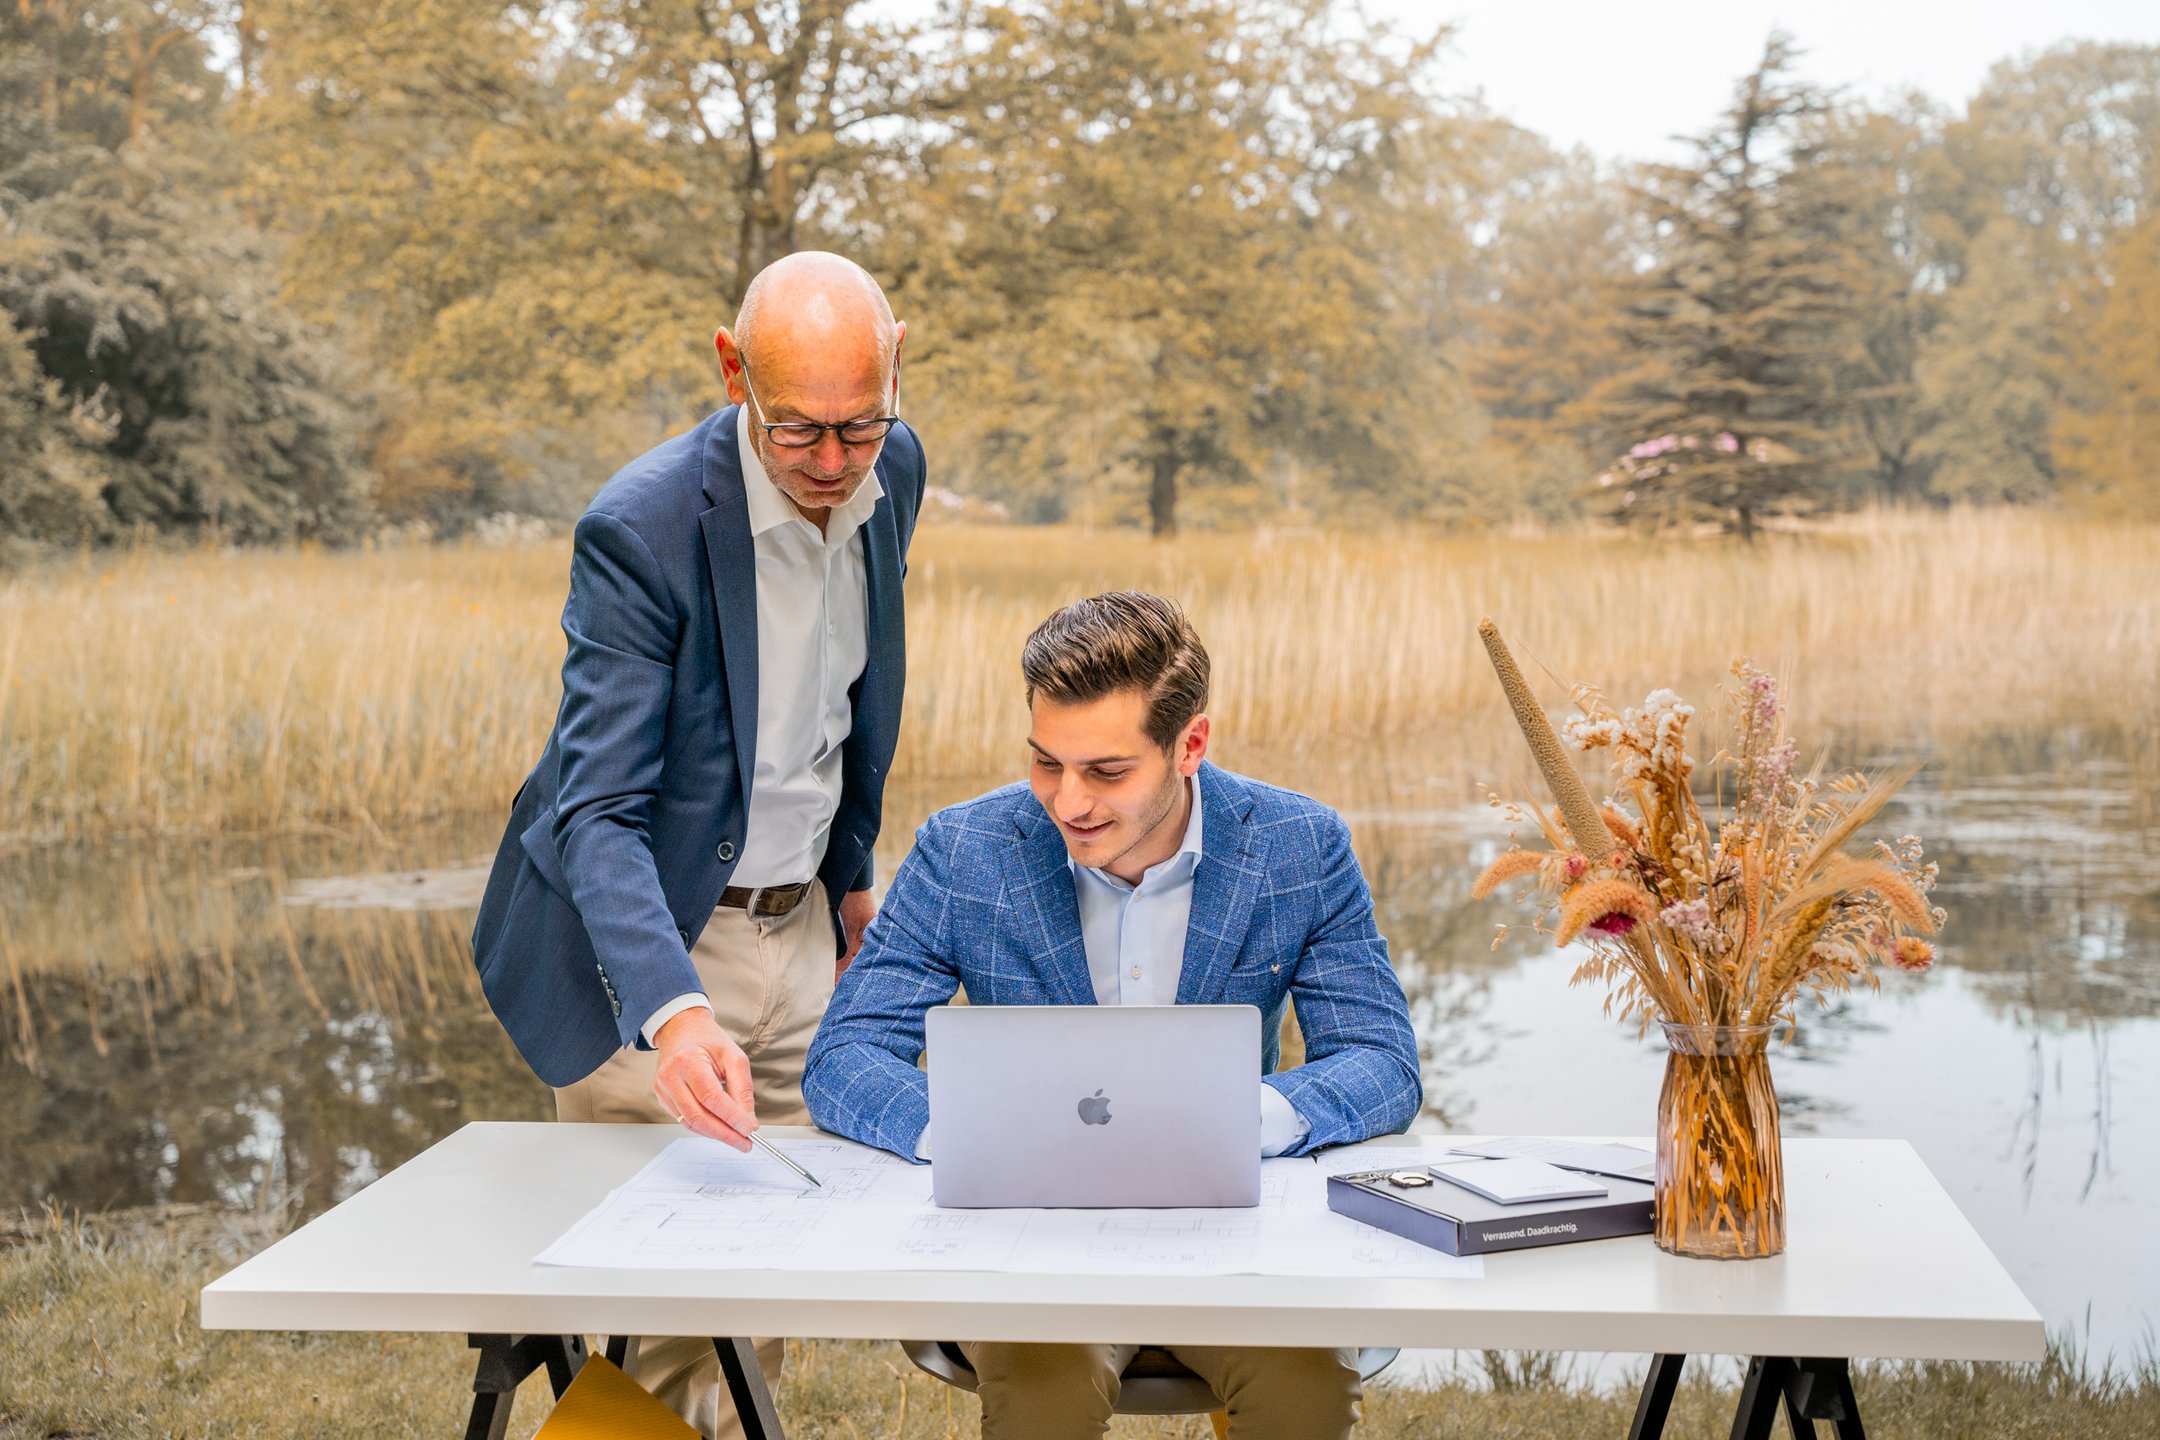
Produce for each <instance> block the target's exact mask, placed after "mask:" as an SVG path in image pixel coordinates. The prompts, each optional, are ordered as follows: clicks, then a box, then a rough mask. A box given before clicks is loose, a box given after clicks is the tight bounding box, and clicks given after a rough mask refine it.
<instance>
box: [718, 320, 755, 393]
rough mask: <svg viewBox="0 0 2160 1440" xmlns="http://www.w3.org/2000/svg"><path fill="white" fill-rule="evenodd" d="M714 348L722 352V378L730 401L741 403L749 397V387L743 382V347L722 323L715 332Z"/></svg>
mask: <svg viewBox="0 0 2160 1440" xmlns="http://www.w3.org/2000/svg"><path fill="white" fill-rule="evenodd" d="M713 349H715V350H717V351H719V352H720V380H721V383H722V384H724V385H726V386H727V394H728V402H729V403H730V404H734V405H740V404H742V403H743V402H744V401H745V400H747V399H748V398H749V395H750V390H749V387H748V386H746V385H745V384H743V364H742V347H741V346H739V345H737V344H736V343H735V337H734V336H733V335H731V334H729V333H728V328H727V326H725V325H722V326H721V327H720V328H719V330H717V331H716V332H714V334H713Z"/></svg>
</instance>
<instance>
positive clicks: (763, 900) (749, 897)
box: [720, 880, 816, 920]
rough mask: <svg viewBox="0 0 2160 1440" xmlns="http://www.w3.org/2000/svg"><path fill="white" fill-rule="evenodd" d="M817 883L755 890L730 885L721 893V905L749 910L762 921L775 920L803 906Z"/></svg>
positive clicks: (766, 887) (763, 886)
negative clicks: (805, 897)
mask: <svg viewBox="0 0 2160 1440" xmlns="http://www.w3.org/2000/svg"><path fill="white" fill-rule="evenodd" d="M815 883H816V882H815V881H811V880H804V881H801V882H799V883H797V884H794V885H761V886H759V887H757V888H756V889H754V890H753V889H751V888H750V887H749V886H748V885H730V886H728V887H727V889H725V890H723V891H721V892H720V903H721V904H723V905H732V906H734V907H735V908H736V909H737V910H747V911H749V912H750V913H751V914H752V915H755V916H757V917H758V918H759V919H761V920H773V919H777V918H779V917H780V916H782V915H785V914H787V913H788V912H789V911H790V910H793V909H794V908H795V907H796V906H797V905H800V904H802V902H803V897H804V896H806V895H808V894H809V893H810V887H811V886H812V885H813V884H815Z"/></svg>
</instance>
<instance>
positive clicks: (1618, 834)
mask: <svg viewBox="0 0 2160 1440" xmlns="http://www.w3.org/2000/svg"><path fill="white" fill-rule="evenodd" d="M1478 629H1479V634H1480V635H1481V636H1482V637H1483V638H1484V640H1485V643H1486V647H1487V650H1488V651H1489V652H1490V653H1491V654H1492V656H1493V664H1494V667H1495V669H1496V670H1498V671H1499V673H1500V678H1501V684H1502V687H1503V688H1504V689H1505V690H1506V691H1507V695H1508V701H1509V704H1510V706H1511V707H1512V708H1513V709H1514V711H1515V716H1516V720H1517V722H1518V723H1519V724H1520V725H1521V726H1522V729H1523V733H1524V735H1525V737H1526V738H1527V739H1528V740H1529V742H1530V748H1531V751H1532V753H1533V755H1534V756H1535V757H1536V758H1537V761H1538V765H1539V768H1540V769H1541V770H1542V771H1543V772H1544V775H1545V779H1546V782H1547V784H1548V785H1549V786H1550V787H1551V788H1552V790H1553V793H1554V798H1555V799H1557V800H1558V801H1559V808H1558V810H1557V811H1551V810H1547V809H1546V808H1545V807H1543V806H1536V805H1524V804H1521V803H1519V802H1518V803H1515V804H1513V805H1512V806H1510V808H1511V810H1512V812H1513V813H1514V814H1515V815H1516V816H1517V817H1518V818H1522V819H1529V820H1534V821H1535V822H1536V824H1537V826H1538V829H1539V830H1540V831H1541V832H1542V833H1543V836H1544V839H1545V842H1546V845H1547V847H1548V848H1546V849H1543V850H1526V849H1521V848H1510V849H1509V850H1507V851H1506V852H1505V853H1503V854H1502V855H1501V856H1500V857H1499V858H1498V859H1497V860H1495V861H1493V863H1492V864H1491V865H1489V866H1487V867H1486V869H1485V871H1484V873H1483V874H1481V875H1479V876H1478V877H1477V880H1476V883H1475V884H1474V885H1473V886H1472V889H1471V893H1472V894H1473V895H1475V896H1478V897H1480V898H1482V897H1484V896H1486V895H1489V894H1490V893H1492V891H1493V889H1494V888H1495V887H1496V886H1498V885H1500V884H1502V883H1503V882H1505V881H1507V880H1510V879H1513V878H1516V877H1518V876H1526V875H1527V876H1534V877H1535V878H1536V883H1537V889H1538V891H1539V892H1540V893H1541V894H1542V895H1544V896H1545V897H1547V898H1548V899H1549V901H1550V902H1551V904H1550V908H1549V909H1548V910H1547V912H1546V914H1545V915H1544V916H1541V917H1540V921H1539V925H1540V928H1541V929H1543V928H1545V926H1546V921H1547V919H1551V920H1552V921H1553V924H1552V926H1551V933H1552V935H1553V938H1554V940H1555V941H1556V943H1559V944H1562V945H1565V944H1567V943H1569V942H1571V941H1574V940H1577V939H1583V940H1587V941H1588V942H1589V946H1590V949H1589V953H1588V955H1587V956H1586V957H1585V959H1584V960H1583V962H1582V965H1581V966H1580V967H1579V968H1578V969H1577V971H1576V973H1575V977H1574V979H1575V982H1576V983H1582V982H1585V981H1593V980H1601V981H1604V982H1605V983H1606V986H1607V1008H1608V1010H1610V1009H1615V1008H1617V1010H1618V1011H1619V1012H1620V1013H1621V1014H1622V1015H1632V1016H1639V1017H1641V1018H1643V1019H1644V1020H1645V1021H1648V1020H1651V1019H1656V1020H1662V1021H1668V1022H1672V1023H1677V1024H1689V1025H1719V1026H1730V1025H1760V1024H1768V1023H1772V1022H1776V1021H1790V1020H1791V1018H1792V1014H1793V1008H1794V1005H1795V1004H1796V1003H1797V1001H1798V999H1799V997H1800V996H1802V995H1812V996H1815V997H1816V998H1818V999H1820V998H1824V997H1827V996H1828V995H1830V994H1833V993H1836V992H1840V991H1844V990H1846V989H1848V988H1850V987H1851V985H1852V984H1853V982H1854V981H1856V980H1864V981H1865V982H1866V983H1867V984H1869V985H1870V986H1873V985H1875V984H1876V983H1877V974H1876V971H1875V969H1874V962H1877V961H1882V962H1887V963H1889V964H1893V965H1895V966H1897V967H1898V968H1899V969H1901V970H1908V971H1920V970H1925V969H1927V968H1928V966H1929V965H1931V964H1932V963H1933V962H1934V958H1935V952H1934V948H1933V947H1932V946H1931V945H1930V944H1929V943H1928V942H1927V941H1926V940H1925V939H1922V938H1921V937H1922V936H1925V935H1930V934H1933V933H1934V932H1935V930H1936V929H1937V927H1938V926H1940V925H1941V923H1942V920H1943V912H1942V911H1941V910H1939V909H1934V908H1931V907H1930V905H1929V903H1928V900H1927V895H1928V891H1929V890H1930V889H1932V888H1933V886H1934V883H1935V875H1936V867H1935V866H1934V865H1933V864H1932V863H1928V862H1926V861H1924V860H1923V859H1922V852H1921V843H1920V840H1919V839H1918V837H1916V836H1911V835H1907V836H1903V837H1901V838H1900V839H1898V840H1897V841H1896V842H1895V843H1891V842H1888V841H1878V842H1876V845H1875V847H1874V849H1873V851H1872V853H1870V854H1868V855H1867V856H1865V857H1864V858H1862V857H1856V856H1852V855H1848V854H1846V853H1845V850H1844V847H1845V845H1846V844H1847V843H1848V842H1849V841H1850V840H1851V839H1852V838H1853V836H1854V835H1855V834H1856V833H1857V832H1858V831H1859V830H1860V828H1861V827H1862V826H1864V825H1866V824H1867V823H1868V822H1869V821H1870V820H1872V819H1874V818H1875V816H1876V815H1877V814H1878V813H1879V812H1880V811H1881V810H1882V808H1883V805H1884V804H1885V803H1886V802H1887V801H1888V800H1889V799H1890V797H1891V796H1892V795H1893V794H1895V793H1896V792H1897V790H1898V788H1899V787H1900V786H1901V785H1903V784H1904V783H1905V781H1907V780H1908V779H1910V778H1911V776H1912V774H1913V771H1914V769H1915V768H1917V767H1913V766H1906V767H1904V768H1901V769H1899V770H1896V771H1893V772H1891V773H1890V774H1888V775H1885V776H1879V777H1875V778H1870V777H1867V776H1864V775H1861V774H1858V773H1846V774H1840V775H1837V776H1834V777H1831V778H1829V779H1827V780H1826V779H1825V778H1824V777H1823V773H1822V771H1823V764H1822V762H1821V761H1819V760H1818V761H1817V762H1816V763H1815V765H1814V766H1813V767H1812V768H1811V769H1809V770H1807V771H1806V772H1805V773H1802V772H1800V771H1799V769H1798V767H1797V765H1796V754H1797V752H1796V749H1795V747H1794V745H1793V743H1792V741H1790V740H1788V739H1787V738H1786V736H1785V733H1784V724H1783V718H1784V717H1783V709H1782V706H1781V705H1780V703H1779V699H1778V690H1777V681H1776V680H1775V679H1774V678H1773V677H1772V676H1770V675H1768V674H1766V673H1765V672H1763V671H1761V670H1758V669H1756V668H1755V667H1753V666H1751V665H1749V664H1747V663H1745V662H1739V663H1736V664H1735V665H1734V666H1733V674H1734V676H1735V677H1736V681H1737V683H1736V684H1734V685H1733V686H1732V687H1731V688H1730V689H1729V690H1728V691H1727V699H1728V702H1729V703H1730V705H1731V706H1732V707H1733V710H1734V711H1735V714H1734V716H1733V718H1734V721H1735V729H1736V732H1737V740H1738V748H1737V750H1732V749H1728V750H1721V751H1719V752H1718V754H1717V755H1715V756H1714V757H1713V758H1712V759H1711V761H1710V768H1711V770H1712V772H1713V779H1712V783H1711V785H1710V786H1709V787H1708V788H1709V790H1710V793H1711V795H1712V796H1713V797H1715V798H1714V799H1713V801H1712V806H1713V814H1714V821H1715V823H1713V819H1712V818H1710V817H1706V816H1705V815H1704V813H1703V809H1702V806H1701V804H1700V802H1698V800H1697V798H1696V792H1697V790H1698V788H1701V787H1699V785H1698V781H1697V777H1696V775H1695V762H1694V759H1693V757H1692V756H1691V755H1690V754H1689V753H1688V745H1687V728H1688V722H1689V721H1690V720H1691V719H1692V718H1693V717H1694V714H1695V711H1694V708H1693V707H1692V706H1690V705H1688V704H1686V703H1684V702H1683V701H1682V700H1681V699H1680V697H1679V696H1677V695H1675V694H1674V693H1673V692H1672V691H1670V690H1658V691H1655V692H1653V693H1652V694H1651V695H1650V696H1649V697H1648V698H1647V699H1645V700H1644V701H1643V705H1642V708H1641V709H1640V710H1636V709H1626V710H1620V711H1615V710H1614V709H1613V708H1612V706H1610V705H1609V704H1607V703H1606V702H1605V700H1604V698H1603V697H1602V696H1601V695H1600V694H1599V693H1598V692H1597V691H1596V690H1594V689H1590V688H1588V687H1584V688H1579V689H1577V690H1576V692H1575V697H1574V698H1575V702H1576V706H1577V708H1578V710H1579V711H1580V713H1579V714H1578V715H1576V716H1575V717H1574V718H1572V719H1570V720H1568V721H1567V722H1565V726H1564V729H1565V731H1566V734H1567V738H1568V739H1569V740H1570V741H1572V742H1573V743H1574V745H1575V747H1576V748H1577V749H1580V750H1603V751H1605V752H1607V753H1608V755H1609V756H1610V759H1611V766H1612V775H1613V779H1614V782H1615V785H1616V787H1617V798H1618V799H1619V801H1620V802H1621V803H1620V804H1619V805H1617V806H1616V805H1603V806H1600V805H1598V804H1596V803H1595V802H1593V801H1592V800H1591V798H1590V794H1589V791H1588V789H1587V788H1586V787H1585V786H1584V785H1583V784H1582V781H1581V780H1580V778H1579V777H1578V776H1577V775H1576V773H1575V770H1574V767H1573V765H1572V764H1571V763H1570V762H1569V759H1568V757H1567V755H1566V753H1565V752H1564V751H1563V750H1562V748H1561V744H1560V740H1559V737H1558V736H1557V735H1555V733H1554V732H1553V729H1552V727H1551V725H1550V724H1549V723H1548V722H1547V721H1546V719H1545V714H1544V711H1543V710H1542V709H1540V708H1539V706H1538V703H1537V700H1536V698H1535V697H1534V696H1533V695H1532V694H1531V693H1530V689H1529V687H1528V685H1527V684H1525V683H1524V681H1523V679H1522V674H1521V671H1520V670H1518V669H1517V668H1516V666H1515V662H1514V660H1513V658H1512V657H1511V656H1510V655H1509V654H1508V651H1507V648H1506V646H1505V644H1504V643H1503V642H1502V641H1501V639H1500V636H1499V632H1498V631H1497V630H1496V629H1494V628H1493V625H1492V622H1491V621H1490V620H1487V621H1485V622H1484V623H1483V624H1481V625H1480V626H1479V627H1478ZM1728 801H1729V808H1728ZM1495 803H1504V802H1498V801H1496V802H1495Z"/></svg>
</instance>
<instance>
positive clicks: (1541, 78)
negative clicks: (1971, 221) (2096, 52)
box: [1366, 0, 2160, 160]
mask: <svg viewBox="0 0 2160 1440" xmlns="http://www.w3.org/2000/svg"><path fill="white" fill-rule="evenodd" d="M1366 4H1367V8H1368V11H1369V13H1371V14H1373V15H1374V16H1376V17H1387V18H1390V19H1392V20H1394V21H1396V22H1398V23H1399V24H1401V25H1403V26H1404V27H1406V28H1409V29H1413V30H1415V31H1417V32H1419V33H1423V32H1425V31H1427V30H1429V29H1430V28H1431V27H1434V26H1436V25H1438V24H1440V23H1442V22H1443V21H1450V20H1452V21H1453V22H1454V23H1455V26H1456V33H1455V46H1454V51H1453V53H1452V54H1451V55H1450V56H1449V57H1448V59H1447V61H1446V64H1445V67H1444V69H1443V71H1442V74H1443V77H1444V78H1445V80H1446V81H1447V82H1448V85H1449V88H1450V89H1457V90H1471V89H1476V90H1482V91H1483V92H1484V95H1485V100H1486V103H1487V104H1488V105H1489V106H1490V107H1491V108H1492V109H1493V110H1495V111H1496V112H1498V113H1499V114H1501V115H1504V116H1506V117H1507V118H1508V119H1510V120H1513V121H1515V122H1516V123H1517V124H1519V125H1522V126H1524V127H1526V128H1528V129H1531V130H1535V131H1537V132H1538V133H1539V134H1541V135H1543V136H1545V137H1546V138H1547V139H1549V140H1551V141H1553V142H1555V143H1556V144H1558V145H1560V146H1561V147H1562V148H1568V147H1572V146H1575V145H1584V146H1588V147H1589V148H1590V150H1591V151H1592V152H1594V153H1595V154H1597V155H1598V156H1599V157H1600V158H1603V159H1608V160H1609V159H1620V158H1626V159H1677V158H1681V154H1680V152H1679V151H1678V150H1677V149H1676V148H1675V147H1673V146H1672V145H1671V143H1670V140H1669V137H1671V136H1673V135H1676V134H1688V133H1692V132H1695V131H1699V130H1702V129H1703V128H1705V127H1706V126H1707V125H1709V124H1710V123H1711V121H1712V120H1713V119H1714V118H1715V117H1716V115H1717V112H1718V110H1719V107H1720V106H1722V105H1723V104H1724V102H1725V101H1726V100H1727V99H1728V98H1729V97H1730V95H1731V93H1732V86H1733V82H1734V81H1735V80H1737V79H1738V78H1739V77H1740V76H1741V75H1743V74H1745V73H1746V72H1747V70H1748V69H1749V68H1750V67H1751V66H1752V65H1753V64H1754V63H1755V61H1756V60H1757V59H1758V58H1759V57H1760V56H1761V54H1762V45H1763V39H1764V37H1765V36H1766V35H1768V34H1769V32H1770V30H1771V28H1772V27H1773V26H1782V27H1783V28H1784V29H1786V30H1789V31H1791V32H1792V34H1793V36H1794V38H1795V39H1796V40H1797V41H1798V42H1799V45H1800V48H1801V49H1802V50H1804V51H1806V52H1807V53H1806V55H1805V56H1804V57H1803V58H1802V60H1801V62H1800V63H1801V73H1802V74H1803V75H1805V76H1806V77H1807V78H1808V79H1811V80H1817V81H1822V82H1826V83H1830V84H1835V85H1848V86H1851V87H1853V89H1854V90H1855V92H1856V93H1857V94H1859V95H1861V96H1863V97H1880V96H1886V95H1892V94H1897V93H1900V92H1902V91H1905V90H1911V89H1919V90H1923V91H1926V92H1927V93H1928V94H1930V95H1933V96H1935V97H1936V98H1937V99H1939V100H1943V101H1945V102H1947V103H1949V104H1952V105H1962V104H1963V103H1964V101H1965V100H1966V99H1967V97H1969V96H1970V95H1971V94H1972V93H1973V91H1974V90H1975V89H1977V88H1978V87H1979V85H1980V82H1981V80H1982V79H1983V78H1984V77H1985V76H1986V74H1987V71H1988V67H1989V66H1991V65H1993V64H1994V63H1995V62H1996V61H1997V60H2001V59H2004V58H2006V57H2009V56H2013V55H2018V54H2022V53H2024V52H2025V51H2028V50H2039V49H2045V48H2046V47H2048V46H2050V45H2052V44H2054V43H2055V42H2057V41H2059V40H2065V39H2072V38H2075V39H2084V40H2136V41H2142V42H2145V43H2148V44H2156V43H2160V0H1960V3H1945V0H1934V3H1917V0H1806V3H1797V0H1779V3H1765V0H1636V3H1634V4H1625V3H1617V0H1594V3H1593V0H1366Z"/></svg>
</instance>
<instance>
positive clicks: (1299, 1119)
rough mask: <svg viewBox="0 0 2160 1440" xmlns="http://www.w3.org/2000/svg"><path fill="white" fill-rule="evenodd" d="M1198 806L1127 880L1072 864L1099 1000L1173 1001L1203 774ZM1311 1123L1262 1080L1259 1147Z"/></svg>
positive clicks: (1272, 1145) (1293, 1135) (1296, 1137)
mask: <svg viewBox="0 0 2160 1440" xmlns="http://www.w3.org/2000/svg"><path fill="white" fill-rule="evenodd" d="M1187 784H1188V786H1189V790H1188V792H1187V793H1188V794H1189V796H1190V797H1191V801H1192V809H1191V814H1190V817H1189V818H1188V819H1187V820H1186V822H1185V838H1184V840H1182V841H1181V842H1179V844H1178V848H1177V852H1176V853H1175V854H1173V855H1171V856H1170V858H1169V859H1167V860H1162V861H1159V862H1157V863H1156V864H1154V865H1150V866H1149V867H1148V868H1147V869H1146V870H1144V871H1142V872H1141V873H1140V883H1139V884H1137V885H1132V884H1128V883H1126V882H1125V881H1123V880H1120V879H1119V878H1118V877H1117V876H1115V875H1112V874H1111V873H1110V872H1109V871H1107V870H1096V869H1091V868H1089V867H1088V866H1085V865H1074V864H1072V862H1071V860H1070V859H1068V860H1067V861H1066V863H1067V864H1068V865H1071V868H1072V872H1073V885H1074V886H1075V888H1076V890H1077V892H1078V899H1079V902H1080V936H1081V940H1082V941H1083V943H1084V944H1085V945H1086V947H1087V962H1088V976H1089V978H1091V979H1092V980H1093V981H1094V982H1095V1003H1096V1004H1098V1005H1175V1004H1176V1003H1177V990H1178V977H1179V976H1181V975H1182V974H1184V973H1185V930H1186V927H1187V925H1188V924H1189V923H1190V921H1191V919H1192V892H1193V874H1194V872H1195V871H1197V870H1198V869H1199V868H1200V864H1201V861H1202V859H1203V858H1204V851H1203V844H1202V840H1203V834H1204V828H1203V826H1202V824H1201V810H1200V777H1199V776H1198V775H1194V776H1193V777H1192V779H1191V780H1190V781H1188V782H1187ZM1311 1128H1312V1126H1311V1125H1310V1124H1309V1123H1308V1122H1307V1121H1306V1119H1305V1117H1304V1116H1302V1115H1300V1114H1298V1113H1297V1110H1296V1108H1295V1107H1294V1106H1292V1105H1291V1103H1290V1102H1289V1101H1288V1100H1286V1099H1284V1098H1283V1095H1282V1092H1281V1091H1279V1090H1277V1089H1275V1088H1274V1087H1273V1086H1271V1085H1263V1086H1261V1087H1260V1153H1261V1154H1262V1155H1280V1154H1282V1153H1283V1151H1285V1150H1288V1149H1289V1148H1290V1147H1291V1146H1293V1145H1295V1144H1297V1142H1298V1141H1300V1140H1302V1139H1304V1138H1305V1132H1306V1131H1307V1130H1309V1129H1311Z"/></svg>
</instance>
